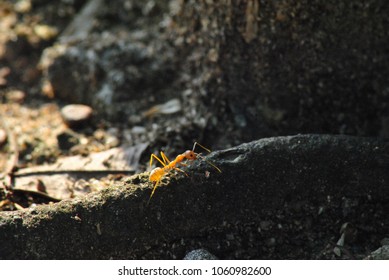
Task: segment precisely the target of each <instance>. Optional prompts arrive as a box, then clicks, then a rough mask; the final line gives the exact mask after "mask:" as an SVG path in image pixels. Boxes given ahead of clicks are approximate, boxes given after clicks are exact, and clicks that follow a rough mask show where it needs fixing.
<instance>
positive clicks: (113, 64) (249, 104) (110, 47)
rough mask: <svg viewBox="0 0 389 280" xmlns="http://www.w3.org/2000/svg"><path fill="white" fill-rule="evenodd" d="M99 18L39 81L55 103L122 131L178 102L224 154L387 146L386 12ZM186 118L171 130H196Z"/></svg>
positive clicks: (335, 4) (118, 10)
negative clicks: (364, 143) (337, 137)
mask: <svg viewBox="0 0 389 280" xmlns="http://www.w3.org/2000/svg"><path fill="white" fill-rule="evenodd" d="M107 3H108V2H107V1H106V2H105V4H107ZM106 6H107V9H105V11H106V12H104V13H101V15H100V16H99V17H97V21H98V22H99V24H98V28H95V29H93V30H92V31H91V34H86V35H87V36H86V37H85V38H84V39H83V40H81V41H78V42H77V41H76V42H73V43H72V45H71V47H69V48H68V49H67V50H66V51H65V52H64V53H62V54H61V55H59V56H57V58H56V60H55V62H54V63H53V64H52V65H51V66H50V67H49V68H48V69H47V71H46V72H45V77H46V78H47V80H49V81H50V82H51V84H52V86H53V87H54V90H55V91H56V93H57V96H59V97H62V98H64V99H67V100H69V101H71V102H86V103H89V104H91V105H93V107H96V108H100V109H99V110H101V112H104V113H105V114H106V115H107V116H109V117H111V118H113V119H118V118H119V119H120V118H122V119H123V120H125V118H126V117H128V116H134V115H139V114H140V113H141V112H142V111H143V110H145V109H147V108H149V107H150V106H151V104H153V105H154V104H155V103H163V102H166V101H167V100H169V99H172V98H177V97H178V98H180V99H182V101H183V104H184V107H185V108H196V110H197V111H198V112H197V114H198V115H197V116H196V117H195V118H194V119H199V118H200V117H204V116H205V119H206V124H205V125H204V124H203V125H201V128H204V127H205V128H206V129H207V132H212V133H213V135H214V137H212V138H213V139H215V140H216V141H214V143H215V142H217V143H216V146H221V147H223V146H225V143H229V144H230V143H231V140H229V139H233V140H234V142H233V143H234V144H237V143H241V142H242V141H244V142H246V141H251V140H253V139H258V138H261V137H264V136H273V135H290V134H296V133H333V134H339V133H341V134H352V135H362V136H384V137H387V136H388V135H389V132H388V131H389V129H388V127H389V125H388V113H387V112H388V109H389V108H388V104H389V103H388V101H389V100H388V99H389V88H388V86H387V82H386V81H387V77H388V75H389V68H388V67H387V53H388V44H387V41H388V39H389V35H388V33H387V28H386V25H387V24H386V23H387V14H388V12H389V10H388V5H387V4H386V2H385V0H370V1H367V2H366V1H365V2H363V3H355V2H350V1H346V0H341V1H335V0H330V1H326V2H325V3H323V2H322V1H270V2H266V1H260V0H247V1H203V2H198V1H186V2H182V1H171V2H170V5H167V4H166V1H147V2H144V3H143V2H142V3H140V2H139V3H138V2H136V1H125V2H120V3H119V2H118V3H114V4H113V5H111V4H110V3H109V5H106ZM112 15H119V18H117V17H112ZM118 19H120V20H118ZM102 30H103V31H104V32H102ZM145 96H147V98H145ZM150 96H151V97H150ZM150 101H151V102H150ZM150 103H151V104H150ZM191 112H192V110H184V111H183V112H182V113H181V114H180V115H175V116H171V118H172V119H175V118H181V117H188V119H189V120H191V121H193V120H192V119H193V117H190V114H191ZM209 112H211V113H212V115H211V116H207V114H208V113H209ZM130 122H131V120H130ZM161 125H163V124H161ZM184 129H185V126H184V125H183V126H182V127H180V129H179V130H184ZM225 131H228V132H229V135H228V137H229V139H225V138H226V135H225ZM215 135H216V136H215Z"/></svg>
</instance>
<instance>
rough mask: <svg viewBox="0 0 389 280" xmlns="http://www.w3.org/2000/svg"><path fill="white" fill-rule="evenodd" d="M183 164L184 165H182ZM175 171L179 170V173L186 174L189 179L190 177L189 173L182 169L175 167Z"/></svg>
mask: <svg viewBox="0 0 389 280" xmlns="http://www.w3.org/2000/svg"><path fill="white" fill-rule="evenodd" d="M181 164H182V163H181ZM173 168H174V169H175V170H177V171H180V172H182V173H184V174H185V175H186V176H187V177H189V175H188V173H186V172H185V171H184V170H182V169H179V168H178V167H173Z"/></svg>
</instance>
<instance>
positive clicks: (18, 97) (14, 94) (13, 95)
mask: <svg viewBox="0 0 389 280" xmlns="http://www.w3.org/2000/svg"><path fill="white" fill-rule="evenodd" d="M5 97H6V99H7V101H9V102H11V103H19V104H21V103H23V101H24V99H25V98H26V93H25V92H24V91H21V90H11V91H9V92H7V93H6V95H5Z"/></svg>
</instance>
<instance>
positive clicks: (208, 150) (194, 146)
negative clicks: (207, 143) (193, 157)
mask: <svg viewBox="0 0 389 280" xmlns="http://www.w3.org/2000/svg"><path fill="white" fill-rule="evenodd" d="M196 145H199V146H200V147H201V148H203V149H204V150H205V151H207V152H208V153H210V152H211V150H210V149H207V148H205V147H204V146H203V145H201V144H200V143H197V142H194V144H193V149H192V151H193V152H194V149H195V148H196Z"/></svg>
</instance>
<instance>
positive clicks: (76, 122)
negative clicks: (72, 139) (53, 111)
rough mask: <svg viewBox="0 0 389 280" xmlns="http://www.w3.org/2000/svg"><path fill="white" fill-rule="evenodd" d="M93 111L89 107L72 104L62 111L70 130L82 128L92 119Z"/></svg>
mask: <svg viewBox="0 0 389 280" xmlns="http://www.w3.org/2000/svg"><path fill="white" fill-rule="evenodd" d="M92 113H93V109H92V108H91V107H89V106H87V105H82V104H71V105H66V106H65V107H63V108H62V109H61V116H62V118H63V120H64V122H65V123H66V124H67V125H68V126H69V127H70V128H80V127H82V126H84V125H85V124H87V122H88V121H89V120H90V118H91V117H92Z"/></svg>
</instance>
